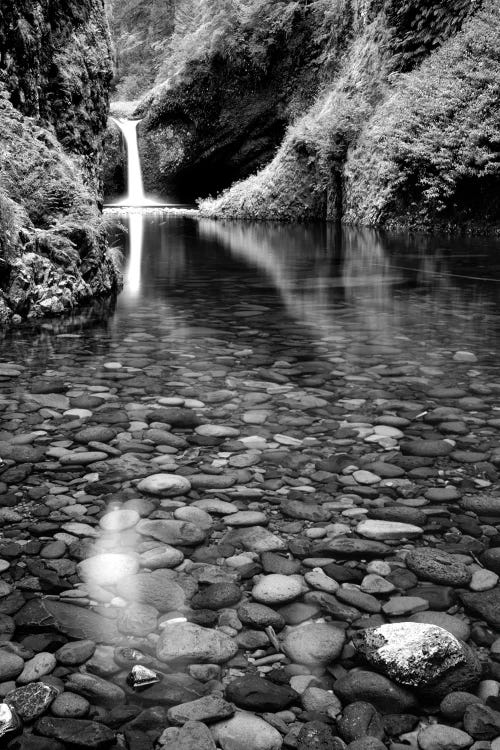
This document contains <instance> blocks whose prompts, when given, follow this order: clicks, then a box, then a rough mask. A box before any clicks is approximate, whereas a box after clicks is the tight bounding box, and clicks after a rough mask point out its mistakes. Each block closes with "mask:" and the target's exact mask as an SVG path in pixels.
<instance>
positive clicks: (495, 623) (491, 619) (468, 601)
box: [460, 586, 500, 630]
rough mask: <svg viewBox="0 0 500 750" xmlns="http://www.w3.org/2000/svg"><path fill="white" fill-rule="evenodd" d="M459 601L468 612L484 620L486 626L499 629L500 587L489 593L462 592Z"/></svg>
mask: <svg viewBox="0 0 500 750" xmlns="http://www.w3.org/2000/svg"><path fill="white" fill-rule="evenodd" d="M460 599H461V600H462V603H463V605H464V607H465V609H466V610H467V611H468V612H471V613H472V614H474V615H477V616H478V617H480V618H481V619H483V620H486V622H487V623H488V625H491V626H492V627H493V628H495V629H497V630H498V629H500V586H495V588H494V589H490V590H489V591H478V592H468V591H466V592H463V593H460Z"/></svg>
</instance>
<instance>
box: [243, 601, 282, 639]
mask: <svg viewBox="0 0 500 750" xmlns="http://www.w3.org/2000/svg"><path fill="white" fill-rule="evenodd" d="M237 612H238V617H239V619H240V620H241V622H242V623H243V624H244V625H249V626H250V627H252V628H262V629H264V628H267V627H268V626H271V627H272V628H274V630H276V631H278V632H279V631H280V630H283V628H284V627H285V620H284V618H283V617H282V615H280V614H279V612H276V611H275V610H274V609H271V607H267V606H266V605H265V604H258V603H257V602H245V603H244V604H241V605H240V606H239V607H238V610H237Z"/></svg>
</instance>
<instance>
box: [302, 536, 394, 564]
mask: <svg viewBox="0 0 500 750" xmlns="http://www.w3.org/2000/svg"><path fill="white" fill-rule="evenodd" d="M392 552H393V548H392V547H389V546H388V545H387V544H384V543H383V542H377V541H373V540H371V539H353V538H352V537H345V536H337V537H334V538H333V539H322V540H321V541H319V542H317V543H316V544H315V545H314V546H313V548H312V550H311V555H312V556H313V557H323V556H327V557H339V558H340V559H343V558H356V559H363V558H372V557H385V556H386V555H390V554H391V553H392Z"/></svg>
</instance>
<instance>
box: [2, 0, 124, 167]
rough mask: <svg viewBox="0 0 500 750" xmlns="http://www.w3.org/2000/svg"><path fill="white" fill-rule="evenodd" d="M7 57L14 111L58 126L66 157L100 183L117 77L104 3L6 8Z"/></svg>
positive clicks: (65, 0)
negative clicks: (81, 161)
mask: <svg viewBox="0 0 500 750" xmlns="http://www.w3.org/2000/svg"><path fill="white" fill-rule="evenodd" d="M0 50H1V59H0V81H3V82H4V83H5V87H6V89H7V91H8V92H9V94H10V100H11V102H12V104H13V106H14V107H15V108H16V109H17V110H19V111H20V112H21V113H22V114H24V115H27V116H28V117H34V118H36V119H37V120H39V121H40V123H41V124H45V123H47V124H50V125H52V126H53V127H54V130H55V133H56V136H57V139H58V140H59V142H60V143H61V145H62V146H63V147H64V149H65V150H66V151H69V152H72V153H75V154H78V155H81V156H83V157H84V158H85V167H86V168H87V169H88V171H89V173H90V174H91V175H93V176H96V175H98V174H99V167H100V164H99V160H100V157H101V151H102V134H103V130H104V129H105V127H106V117H107V110H108V90H109V85H110V82H111V77H112V67H111V40H110V35H109V29H108V25H107V21H106V15H105V12H104V3H103V0H13V1H12V2H9V3H5V4H3V3H2V7H1V8H0ZM96 160H97V163H96Z"/></svg>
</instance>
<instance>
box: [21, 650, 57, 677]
mask: <svg viewBox="0 0 500 750" xmlns="http://www.w3.org/2000/svg"><path fill="white" fill-rule="evenodd" d="M56 664H57V661H56V657H55V656H54V654H51V653H49V652H48V651H41V652H40V653H39V654H35V656H34V657H33V658H32V659H30V660H29V661H27V662H26V663H25V665H24V669H23V671H22V672H21V674H20V675H18V677H17V682H18V683H19V685H27V684H28V683H30V682H35V680H39V679H40V677H43V676H44V675H46V674H50V673H51V672H52V670H53V669H55V667H56Z"/></svg>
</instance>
